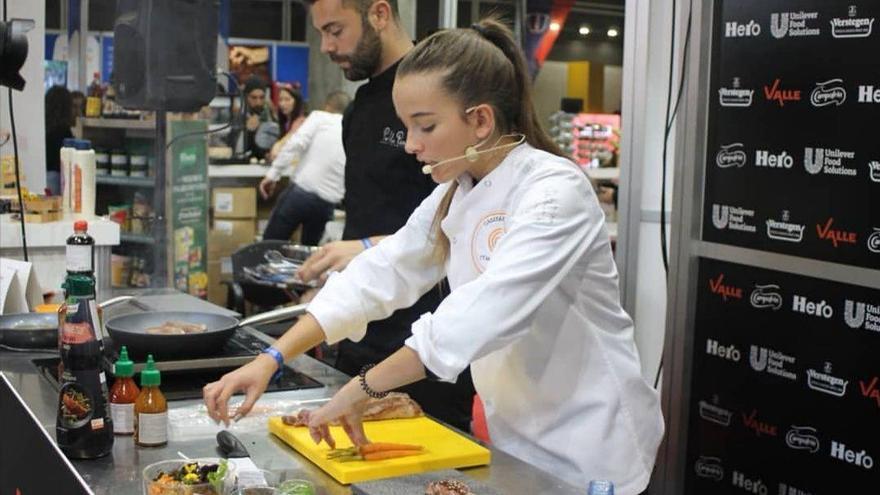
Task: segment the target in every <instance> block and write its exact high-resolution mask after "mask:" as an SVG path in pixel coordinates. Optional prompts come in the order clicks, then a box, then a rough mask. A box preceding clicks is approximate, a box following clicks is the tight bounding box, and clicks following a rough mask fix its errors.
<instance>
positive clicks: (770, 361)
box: [749, 345, 797, 380]
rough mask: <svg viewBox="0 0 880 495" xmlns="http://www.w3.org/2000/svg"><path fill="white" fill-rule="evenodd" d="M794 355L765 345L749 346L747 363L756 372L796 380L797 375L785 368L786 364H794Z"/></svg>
mask: <svg viewBox="0 0 880 495" xmlns="http://www.w3.org/2000/svg"><path fill="white" fill-rule="evenodd" d="M794 361H795V359H794V357H793V356H789V355H788V354H783V353H781V352H779V351H776V350H773V349H768V348H766V347H759V346H756V345H753V346H751V351H750V353H749V365H750V366H751V367H752V369H753V370H755V371H757V372H766V373H769V374H771V375H776V376H779V377H782V378H785V379H787V380H797V375H796V374H795V373H792V372H791V371H788V370H787V369H785V365H786V364H794Z"/></svg>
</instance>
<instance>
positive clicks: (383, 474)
mask: <svg viewBox="0 0 880 495" xmlns="http://www.w3.org/2000/svg"><path fill="white" fill-rule="evenodd" d="M364 430H365V431H366V433H367V438H369V439H370V440H372V441H374V442H393V443H408V444H416V445H421V446H423V447H425V450H424V452H423V453H422V454H419V455H414V456H409V457H400V458H397V459H386V460H382V461H352V462H339V461H334V460H328V459H327V452H329V451H330V447H328V446H327V444H326V443H321V445H315V442H314V441H313V440H312V438H311V437H310V436H309V429H308V428H306V427H304V426H288V425H285V424H284V423H283V422H282V421H281V418H280V417H273V418H269V432H271V433H272V434H274V435H275V436H277V437H278V438H280V439H281V440H283V441H284V443H286V444H287V445H290V446H291V447H293V448H294V449H295V450H296V451H297V452H299V453H300V454H302V455H303V456H305V457H306V458H307V459H308V460H310V461H312V462H313V463H315V464H316V465H318V467H320V468H321V469H323V470H324V471H325V472H326V473H327V474H329V475H330V476H333V477H334V478H335V479H336V481H338V482H340V483H343V484H349V483H357V482H359V481H369V480H375V479H380V478H391V477H394V476H405V475H408V474H418V473H423V472H425V471H434V470H438V469H453V468H463V467H469V466H482V465H485V464H489V460H490V458H491V455H490V453H489V449H487V448H485V447H483V446H481V445H479V444H477V443H476V442H474V441H472V440H470V439H468V438H466V437H465V436H463V435H461V434H459V433H456V432H454V431H452V430H451V429H449V428H447V427H445V426H443V425H441V424H440V423H438V422H436V421H434V420H432V419H429V418H426V417H420V418H410V419H386V420H382V421H366V422H364ZM330 432H331V433H332V434H333V438H334V439H335V440H336V447H337V448H346V447H351V445H352V444H351V441H350V440H349V439H348V436H346V434H345V432H344V431H343V430H342V427H341V426H331V427H330Z"/></svg>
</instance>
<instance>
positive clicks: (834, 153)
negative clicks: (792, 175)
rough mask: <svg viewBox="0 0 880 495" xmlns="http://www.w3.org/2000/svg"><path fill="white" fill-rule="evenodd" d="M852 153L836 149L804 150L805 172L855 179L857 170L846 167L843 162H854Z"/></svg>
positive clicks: (806, 148)
mask: <svg viewBox="0 0 880 495" xmlns="http://www.w3.org/2000/svg"><path fill="white" fill-rule="evenodd" d="M855 157H856V154H855V152H853V151H842V150H840V149H838V148H835V149H830V148H810V147H805V148H804V168H805V169H806V170H807V172H809V173H811V174H813V175H816V174H818V173H820V172H825V173H826V174H828V175H846V176H849V177H855V176H856V175H857V174H858V170H856V169H854V168H852V167H847V166H846V165H847V162H846V161H844V160H854V159H855Z"/></svg>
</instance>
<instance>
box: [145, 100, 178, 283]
mask: <svg viewBox="0 0 880 495" xmlns="http://www.w3.org/2000/svg"><path fill="white" fill-rule="evenodd" d="M167 135H168V120H167V114H166V111H165V109H164V108H162V109H160V110H157V111H156V139H155V146H156V152H155V153H156V157H155V159H154V164H155V172H156V187H154V188H153V211H154V213H155V215H156V219H155V227H154V228H153V237H155V239H156V243H155V244H153V279H152V280H151V283H150V285H151V286H152V287H166V286H167V285H168V284H167V277H168V270H169V267H168V264H167V263H166V258H167V256H166V252H168V251H169V250H171V249H173V248H172V247H169V246H166V243H165V239H166V234H167V232H168V229H169V228H170V226H171V224H170V223H169V221H168V219H167V218H166V216H165V201H166V198H167V197H168V193H169V184H168V183H167V173H166V167H165V158H166V153H167V151H166V149H165V140H166V139H167Z"/></svg>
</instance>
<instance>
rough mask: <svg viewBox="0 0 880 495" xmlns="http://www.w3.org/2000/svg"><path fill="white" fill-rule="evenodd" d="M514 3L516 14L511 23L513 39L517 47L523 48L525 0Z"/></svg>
mask: <svg viewBox="0 0 880 495" xmlns="http://www.w3.org/2000/svg"><path fill="white" fill-rule="evenodd" d="M515 1H516V12H515V14H514V15H515V18H514V23H513V37H514V38H515V39H516V42H517V43H519V46H521V47H525V36H524V35H523V28H524V26H525V25H526V12H528V10H527V9H526V2H527V0H515Z"/></svg>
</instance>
